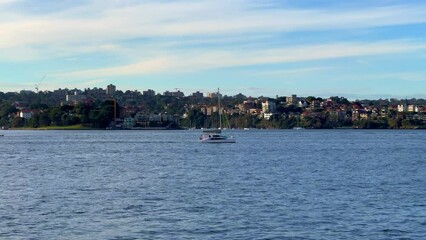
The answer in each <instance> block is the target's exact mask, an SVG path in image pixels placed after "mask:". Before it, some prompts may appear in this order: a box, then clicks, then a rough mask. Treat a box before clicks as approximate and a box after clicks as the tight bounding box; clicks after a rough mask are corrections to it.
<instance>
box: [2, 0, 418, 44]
mask: <svg viewBox="0 0 426 240" xmlns="http://www.w3.org/2000/svg"><path fill="white" fill-rule="evenodd" d="M3 1H4V0H3ZM6 2H8V1H6ZM2 12H3V11H1V10H0V13H2ZM4 12H5V11H4ZM15 15H16V16H15V18H13V21H7V20H3V21H1V22H0V29H2V31H1V32H0V39H1V40H0V48H9V47H16V46H33V45H34V46H38V45H51V44H57V43H61V44H62V45H63V44H70V46H72V44H78V43H86V44H87V43H99V42H114V41H118V40H128V39H134V38H144V37H171V36H174V37H176V36H197V35H198V36H200V35H203V36H214V35H224V34H226V35H238V34H243V33H271V32H272V33H278V32H301V31H321V30H332V29H351V28H371V27H381V26H390V25H399V24H412V23H424V22H426V6H410V5H408V6H392V7H376V8H373V9H355V10H354V9H338V10H336V9H334V10H327V9H307V10H300V9H286V8H284V9H282V8H281V9H276V8H264V6H263V4H262V3H256V2H254V1H242V0H238V1H225V0H218V1H205V0H204V1H189V0H186V1H165V2H158V1H145V2H143V3H138V4H132V5H126V4H122V3H121V1H112V0H109V1H108V0H105V1H96V0H92V1H91V4H88V5H81V6H77V7H74V8H71V9H68V10H64V11H60V12H55V13H49V14H46V15H29V14H25V13H16V14H15ZM123 16H126V17H123Z"/></svg>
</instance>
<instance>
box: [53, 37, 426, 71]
mask: <svg viewBox="0 0 426 240" xmlns="http://www.w3.org/2000/svg"><path fill="white" fill-rule="evenodd" d="M422 49H426V44H423V43H415V42H407V41H393V42H392V41H391V42H376V43H335V44H325V45H312V46H299V47H289V48H279V49H268V50H252V51H238V50H235V51H214V50H211V51H205V52H202V53H198V54H197V53H196V54H194V53H191V54H186V53H180V54H176V55H166V56H160V57H157V58H152V59H150V60H144V61H139V62H137V63H131V64H128V65H122V66H115V67H108V68H98V69H88V70H83V71H74V72H66V73H59V74H57V76H73V77H108V76H125V75H143V74H148V73H158V72H188V71H189V72H190V71H200V70H204V69H213V68H229V67H240V66H251V65H261V64H274V63H288V62H303V61H311V60H324V59H334V58H343V57H354V56H369V55H381V54H393V53H400V52H410V51H416V50H422ZM312 70H318V69H311V71H312ZM288 73H291V72H288ZM293 73H295V72H293Z"/></svg>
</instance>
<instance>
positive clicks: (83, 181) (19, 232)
mask: <svg viewBox="0 0 426 240" xmlns="http://www.w3.org/2000/svg"><path fill="white" fill-rule="evenodd" d="M1 134H4V135H5V136H4V137H1V138H0V239H426V148H425V143H426V131H393V130H381V131H378V130H377V131H376V130H366V131H363V130H285V131H270V130H256V131H239V132H236V133H235V135H236V136H237V143H235V144H213V145H212V144H200V143H198V141H197V140H198V137H199V134H200V132H199V131H3V132H1Z"/></svg>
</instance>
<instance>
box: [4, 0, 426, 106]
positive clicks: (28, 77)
mask: <svg viewBox="0 0 426 240" xmlns="http://www.w3.org/2000/svg"><path fill="white" fill-rule="evenodd" d="M425 37H426V1H424V0H410V1H406V0H357V1H341V0H61V1H57V0H0V91H2V92H8V91H12V92H14V91H20V90H35V85H36V84H39V83H40V82H41V83H40V85H39V90H41V91H46V90H54V89H58V88H69V89H73V88H79V89H84V88H93V87H101V88H106V86H107V85H108V84H114V85H116V86H117V89H120V90H139V91H143V90H146V89H153V90H155V91H156V92H160V93H161V92H163V91H166V90H170V91H174V90H175V89H179V90H180V91H183V92H184V93H185V94H187V95H188V94H190V93H192V92H195V91H201V92H213V91H215V89H216V88H218V87H219V88H220V89H221V92H222V93H224V94H227V95H235V94H238V93H243V94H245V95H247V96H253V97H255V96H269V97H275V96H276V95H279V96H288V95H291V94H297V95H298V96H318V97H329V96H344V97H347V98H349V99H365V98H370V99H378V98H392V97H395V98H412V97H416V98H426V38H425Z"/></svg>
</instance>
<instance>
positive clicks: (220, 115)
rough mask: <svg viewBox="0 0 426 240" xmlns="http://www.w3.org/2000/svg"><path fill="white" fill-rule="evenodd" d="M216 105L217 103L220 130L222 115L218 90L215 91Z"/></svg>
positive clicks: (220, 127)
mask: <svg viewBox="0 0 426 240" xmlns="http://www.w3.org/2000/svg"><path fill="white" fill-rule="evenodd" d="M217 103H218V111H219V129H222V113H221V111H220V93H219V88H218V89H217Z"/></svg>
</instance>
